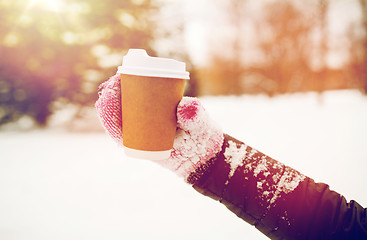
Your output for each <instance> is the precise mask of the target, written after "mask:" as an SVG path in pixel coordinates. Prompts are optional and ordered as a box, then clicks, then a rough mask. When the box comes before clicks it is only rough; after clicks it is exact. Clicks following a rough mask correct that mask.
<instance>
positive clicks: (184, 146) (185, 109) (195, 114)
mask: <svg viewBox="0 0 367 240" xmlns="http://www.w3.org/2000/svg"><path fill="white" fill-rule="evenodd" d="M120 86H121V85H120V74H116V75H114V76H112V77H111V78H109V79H108V80H107V81H106V82H104V83H102V84H101V85H100V91H99V93H98V94H99V99H98V100H97V102H96V104H95V107H96V109H97V112H98V116H99V119H100V121H101V123H102V126H103V127H104V128H105V130H106V131H107V133H108V134H109V135H110V136H111V137H112V138H113V139H114V140H115V141H116V142H117V143H118V144H119V145H120V146H122V143H123V138H122V114H121V97H120ZM222 144H223V133H222V131H221V129H220V128H218V127H217V126H216V125H215V124H214V123H213V122H212V121H211V120H210V119H209V116H208V114H207V113H206V111H205V110H204V108H203V106H202V105H201V103H200V101H199V100H198V99H197V98H192V97H183V98H182V100H181V101H180V103H179V104H178V106H177V130H176V136H175V140H174V144H173V150H172V151H171V156H170V158H169V159H167V160H161V161H156V162H157V163H159V164H161V165H163V166H164V167H167V168H169V169H171V170H172V171H175V172H176V173H177V174H179V175H180V176H183V177H185V179H186V178H187V177H188V176H189V174H190V173H192V172H194V171H195V170H196V169H197V168H198V167H200V166H201V165H202V164H204V163H205V162H206V161H208V160H209V159H211V158H212V157H214V156H215V155H216V154H217V153H218V152H219V151H221V148H222Z"/></svg>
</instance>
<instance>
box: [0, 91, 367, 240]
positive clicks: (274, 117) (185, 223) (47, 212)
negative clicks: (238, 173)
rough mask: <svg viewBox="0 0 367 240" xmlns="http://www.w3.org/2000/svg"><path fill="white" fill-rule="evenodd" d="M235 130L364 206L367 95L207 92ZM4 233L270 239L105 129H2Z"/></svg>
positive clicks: (15, 238)
mask: <svg viewBox="0 0 367 240" xmlns="http://www.w3.org/2000/svg"><path fill="white" fill-rule="evenodd" d="M201 100H202V102H203V103H204V105H205V106H206V109H207V110H208V111H209V113H210V115H211V116H212V118H214V119H216V120H217V122H218V123H220V124H221V125H222V127H223V129H224V130H225V132H227V133H230V134H231V135H232V136H234V137H237V138H239V139H241V140H243V141H245V142H246V143H247V144H249V145H251V146H253V147H255V148H257V149H258V150H260V151H262V152H264V153H267V154H268V155H270V156H271V157H273V158H275V159H277V160H279V161H281V162H284V163H286V164H288V165H290V166H292V167H294V168H296V169H297V170H299V171H301V172H302V173H304V174H306V175H308V176H310V177H312V178H314V179H315V180H316V181H321V182H326V183H328V184H329V185H330V187H331V188H332V189H334V190H336V191H338V192H340V193H342V194H344V195H345V196H346V197H347V199H349V200H350V199H355V200H357V201H358V202H359V203H360V204H362V205H363V206H365V207H366V206H367V191H365V185H366V183H367V175H366V169H367V150H366V149H367V141H366V140H367V125H366V123H367V98H366V97H363V96H361V95H360V94H359V93H358V92H354V91H340V92H328V93H325V94H323V95H322V96H321V97H320V96H318V95H316V94H312V93H311V94H310V93H309V94H296V95H285V96H280V97H276V98H273V99H269V98H267V97H264V96H242V97H215V98H214V97H205V98H202V99H201ZM0 153H1V155H0V239H2V240H10V239H12V240H33V239H34V240H36V239H37V240H48V239H53V240H57V239H68V240H81V239H88V240H94V239H108V240H114V239H229V240H230V239H240V238H241V239H266V238H265V237H264V236H263V235H262V234H261V233H259V232H258V231H257V230H255V228H254V227H252V226H250V225H248V224H247V223H245V222H243V221H242V220H240V219H238V218H237V217H236V216H235V215H234V214H232V213H231V212H229V211H228V210H227V209H226V208H225V207H223V206H222V205H221V204H219V203H217V202H215V201H214V200H211V199H209V198H206V197H204V196H201V195H200V194H199V193H197V192H196V191H195V190H193V189H192V188H191V187H190V186H188V185H187V184H185V183H184V182H183V180H181V179H179V178H178V177H176V176H175V175H174V174H173V173H170V172H169V171H168V170H165V169H161V168H160V167H159V166H156V165H154V164H152V163H150V162H147V161H143V160H132V159H127V158H126V157H125V156H124V154H123V153H122V151H121V150H120V149H118V147H117V146H116V145H115V144H114V142H112V141H111V140H110V139H109V138H108V137H107V136H106V135H105V134H104V133H102V132H95V133H70V132H66V131H60V130H55V129H49V130H42V131H41V130H37V131H30V132H27V133H16V132H2V133H0Z"/></svg>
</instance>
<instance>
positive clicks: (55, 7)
mask: <svg viewBox="0 0 367 240" xmlns="http://www.w3.org/2000/svg"><path fill="white" fill-rule="evenodd" d="M29 5H30V6H31V7H32V6H35V5H37V6H40V7H42V8H44V9H46V10H48V11H52V12H61V11H62V10H63V7H64V3H63V0H29Z"/></svg>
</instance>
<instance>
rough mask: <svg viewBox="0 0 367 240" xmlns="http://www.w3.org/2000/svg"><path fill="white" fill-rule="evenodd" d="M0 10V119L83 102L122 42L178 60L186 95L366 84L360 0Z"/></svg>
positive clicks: (60, 0) (17, 5) (364, 16)
mask: <svg viewBox="0 0 367 240" xmlns="http://www.w3.org/2000/svg"><path fill="white" fill-rule="evenodd" d="M0 11H1V28H0V33H1V38H2V39H1V45H0V54H1V59H0V80H1V81H0V125H3V124H6V123H8V122H12V121H17V120H19V119H20V118H21V117H23V116H25V117H27V118H28V119H30V120H32V121H33V120H34V123H36V124H38V125H46V124H47V119H48V117H49V116H50V114H51V113H53V112H55V111H56V110H57V109H60V108H64V107H65V106H67V105H68V104H72V105H75V106H79V107H80V108H82V107H83V106H91V105H92V104H93V102H94V101H95V100H96V98H97V95H96V89H97V88H98V85H99V84H100V83H101V82H102V81H103V80H105V79H106V77H107V76H110V75H112V74H113V73H114V72H115V71H116V66H118V65H119V64H120V63H121V60H122V56H123V54H124V53H125V52H126V51H127V49H128V48H144V49H147V50H148V52H149V53H150V55H152V56H160V57H173V58H178V59H180V60H183V61H185V62H187V63H188V64H189V66H190V69H189V70H190V73H191V80H190V81H189V84H188V87H187V90H186V95H190V96H202V95H241V94H266V95H268V96H275V95H278V94H284V93H295V92H308V91H314V92H323V91H326V90H331V89H332V90H335V89H357V90H360V91H361V92H363V93H365V92H366V89H367V87H366V86H367V83H366V82H367V80H366V79H367V77H366V76H367V74H366V71H367V67H366V66H367V53H366V51H367V47H366V46H367V33H366V32H367V2H366V1H365V0H350V1H346V0H312V1H308V2H307V3H303V2H302V1H295V0H294V1H270V0H263V1H252V0H246V1H243V0H231V1H220V0H215V1H198V2H194V1H188V2H187V3H186V2H185V3H182V2H178V1H168V0H149V1H148V0H134V1H133V0H131V1H127V0H126V1H115V0H108V1H107V2H103V3H102V2H99V1H79V0H75V1H68V0H29V1H26V0H16V1H1V2H0Z"/></svg>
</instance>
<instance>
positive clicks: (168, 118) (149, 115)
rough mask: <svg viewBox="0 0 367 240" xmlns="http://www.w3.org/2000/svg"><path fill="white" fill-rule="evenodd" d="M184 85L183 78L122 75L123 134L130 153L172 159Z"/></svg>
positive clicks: (145, 157) (152, 158) (124, 142)
mask: <svg viewBox="0 0 367 240" xmlns="http://www.w3.org/2000/svg"><path fill="white" fill-rule="evenodd" d="M184 86H185V80H184V79H178V78H163V77H146V76H135V75H128V74H121V102H122V123H123V129H122V134H123V144H124V146H125V153H126V154H127V155H128V156H131V157H137V158H144V159H151V160H159V159H167V158H169V156H170V152H171V149H172V147H173V141H174V138H175V134H176V127H177V119H176V109H177V105H178V103H179V102H180V100H181V99H182V96H183V90H184Z"/></svg>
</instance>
